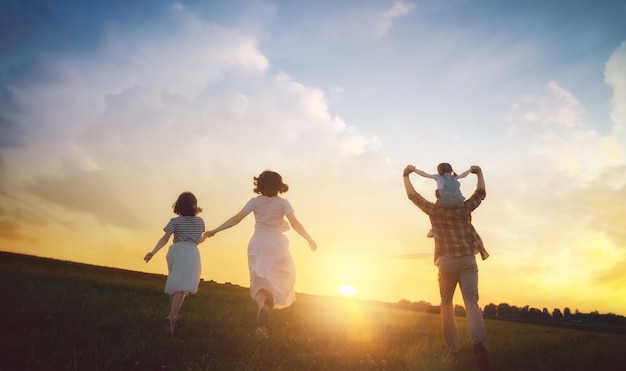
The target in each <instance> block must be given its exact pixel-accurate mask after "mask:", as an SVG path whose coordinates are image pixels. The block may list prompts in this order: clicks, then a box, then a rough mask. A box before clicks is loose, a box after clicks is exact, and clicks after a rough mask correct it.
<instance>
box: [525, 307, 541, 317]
mask: <svg viewBox="0 0 626 371" xmlns="http://www.w3.org/2000/svg"><path fill="white" fill-rule="evenodd" d="M528 317H530V318H533V319H537V318H541V311H540V310H539V309H537V308H530V309H529V310H528Z"/></svg>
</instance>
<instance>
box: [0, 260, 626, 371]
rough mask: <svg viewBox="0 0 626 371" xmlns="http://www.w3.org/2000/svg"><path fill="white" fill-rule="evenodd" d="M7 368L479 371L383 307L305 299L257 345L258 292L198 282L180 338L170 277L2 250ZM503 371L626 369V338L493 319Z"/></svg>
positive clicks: (401, 313)
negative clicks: (170, 314)
mask: <svg viewBox="0 0 626 371" xmlns="http://www.w3.org/2000/svg"><path fill="white" fill-rule="evenodd" d="M0 258H1V260H2V264H0V277H1V278H2V279H1V280H0V285H1V286H2V293H3V296H5V300H4V302H5V304H3V306H1V307H0V308H2V309H1V314H2V318H1V319H0V328H1V329H2V332H3V334H4V335H5V336H3V337H2V340H0V341H1V343H0V344H1V347H0V349H2V350H1V353H2V354H1V357H0V370H21V369H32V370H57V369H63V370H65V369H75V370H82V369H98V370H120V369H121V370H126V369H129V370H130V369H132V370H155V369H159V370H279V369H280V370H476V369H477V367H476V365H475V362H474V358H473V354H472V351H471V344H469V340H468V336H467V330H466V327H465V319H464V318H462V317H458V318H457V321H458V324H459V332H460V336H461V344H462V351H461V355H460V356H459V357H458V358H455V359H451V358H450V357H448V356H447V355H446V353H445V346H444V342H443V337H442V334H441V328H440V321H439V315H438V314H435V313H429V312H419V311H415V310H407V309H402V308H397V307H392V306H389V305H381V304H384V302H368V301H362V300H356V299H349V298H341V297H325V296H316V295H307V294H298V296H297V299H298V300H297V301H296V303H295V304H294V305H293V306H291V307H289V308H286V309H284V310H278V311H275V313H274V314H273V317H272V321H271V325H270V339H269V340H267V341H265V342H260V343H259V342H257V341H256V339H254V337H253V336H252V333H253V330H254V328H255V313H254V311H255V308H254V305H253V304H252V301H251V299H250V297H249V295H248V288H246V287H242V286H238V285H232V284H230V285H229V284H225V283H224V284H220V283H216V282H212V281H203V282H201V283H200V288H199V291H198V293H197V294H196V295H191V296H190V297H189V298H188V299H187V300H186V301H185V304H184V305H183V308H182V311H181V325H180V327H179V328H178V329H177V332H176V334H175V336H174V337H173V338H167V337H165V336H164V335H163V334H162V329H161V327H160V323H161V322H160V320H161V318H162V317H163V316H164V315H165V314H166V312H167V309H168V298H167V295H165V294H163V285H164V282H165V276H164V275H159V274H153V273H143V272H136V271H130V270H123V269H118V268H109V267H101V266H95V265H89V264H83V263H73V262H67V261H60V260H55V259H50V258H41V257H34V256H30V255H23V254H18V253H5V252H0ZM485 326H486V329H487V335H488V342H489V344H488V346H489V350H490V356H491V358H492V362H493V363H494V366H495V367H496V369H499V370H589V369H594V370H619V369H623V367H624V365H625V364H626V354H624V352H623V351H621V349H624V347H626V336H624V335H623V334H610V333H603V332H599V331H589V330H588V329H572V328H558V327H552V326H541V325H537V324H529V323H518V322H511V321H501V320H492V319H489V318H486V319H485Z"/></svg>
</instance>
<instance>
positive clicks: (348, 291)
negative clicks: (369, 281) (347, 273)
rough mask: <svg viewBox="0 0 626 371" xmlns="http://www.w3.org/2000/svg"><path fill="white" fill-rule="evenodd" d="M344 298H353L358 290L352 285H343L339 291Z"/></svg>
mask: <svg viewBox="0 0 626 371" xmlns="http://www.w3.org/2000/svg"><path fill="white" fill-rule="evenodd" d="M337 291H339V293H340V294H341V295H342V296H345V297H347V298H349V297H352V296H353V295H354V293H355V292H356V288H355V287H354V286H352V285H343V286H341V287H340V288H339V289H337Z"/></svg>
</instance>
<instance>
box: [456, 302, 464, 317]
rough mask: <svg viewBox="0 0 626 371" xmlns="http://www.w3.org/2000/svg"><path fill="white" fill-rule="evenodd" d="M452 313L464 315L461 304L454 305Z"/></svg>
mask: <svg viewBox="0 0 626 371" xmlns="http://www.w3.org/2000/svg"><path fill="white" fill-rule="evenodd" d="M454 314H456V315H457V316H461V317H465V308H463V306H462V305H458V304H457V305H455V306H454Z"/></svg>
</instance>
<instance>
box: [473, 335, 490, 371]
mask: <svg viewBox="0 0 626 371" xmlns="http://www.w3.org/2000/svg"><path fill="white" fill-rule="evenodd" d="M474 355H475V356H476V363H477V364H478V367H479V368H480V369H481V370H483V371H493V368H492V367H491V363H490V362H489V356H488V355H487V348H485V345H484V344H483V343H480V342H478V343H476V344H474Z"/></svg>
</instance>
